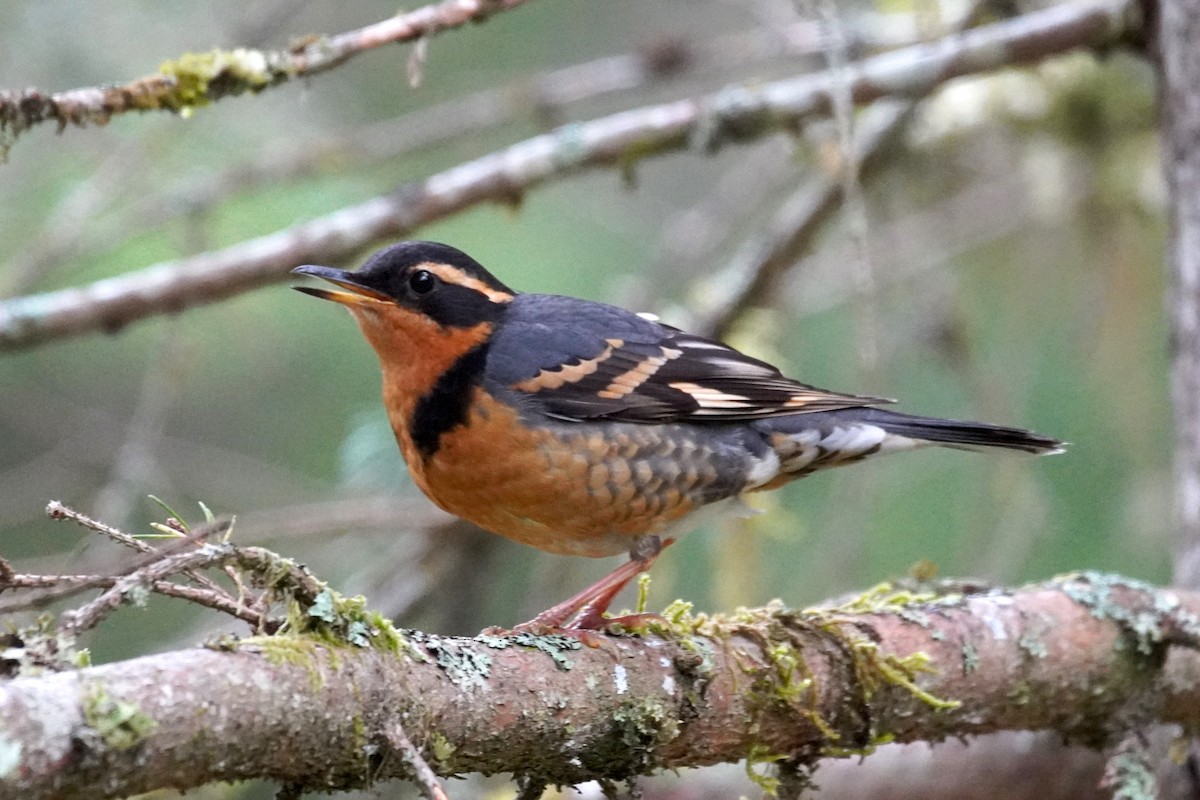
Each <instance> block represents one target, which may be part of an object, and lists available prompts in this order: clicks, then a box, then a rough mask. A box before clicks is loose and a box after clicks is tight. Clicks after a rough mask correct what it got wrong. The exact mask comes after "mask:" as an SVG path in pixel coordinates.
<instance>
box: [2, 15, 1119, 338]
mask: <svg viewBox="0 0 1200 800" xmlns="http://www.w3.org/2000/svg"><path fill="white" fill-rule="evenodd" d="M1134 9H1135V6H1134V4H1133V2H1132V0H1089V1H1088V2H1080V3H1072V4H1068V5H1060V6H1053V7H1051V8H1048V9H1045V10H1043V11H1039V12H1036V13H1032V14H1028V15H1025V16H1024V17H1021V18H1018V19H1015V20H1011V21H1007V22H1000V23H996V24H994V25H990V26H986V27H982V28H978V29H975V30H972V31H968V32H965V33H962V34H955V35H953V36H949V37H946V38H944V39H942V40H940V41H937V42H934V43H931V44H928V45H921V46H916V47H910V48H904V49H902V50H897V51H894V52H892V53H888V54H885V55H881V56H876V57H874V58H870V59H866V60H864V61H862V62H859V63H857V64H854V65H851V66H850V67H849V68H848V76H847V78H846V80H848V81H849V83H850V86H849V89H848V91H849V93H850V96H851V97H852V98H853V99H854V101H855V102H856V103H858V104H863V103H868V102H871V101H873V100H876V99H878V98H880V97H883V96H887V95H903V96H906V97H917V96H922V95H925V94H928V93H929V92H931V91H933V90H934V89H935V88H937V87H938V86H940V85H941V84H942V83H944V82H946V81H948V80H950V79H952V78H955V77H960V76H963V75H968V74H974V73H978V72H985V71H988V70H992V69H995V68H997V67H1001V66H1010V65H1016V64H1024V63H1029V62H1032V61H1037V60H1039V59H1042V58H1045V57H1047V56H1049V55H1053V54H1057V53H1063V52H1066V51H1069V50H1072V49H1075V48H1078V47H1104V46H1111V45H1114V44H1116V43H1118V42H1119V41H1120V40H1121V39H1122V38H1123V37H1125V36H1126V35H1128V34H1129V33H1130V31H1131V30H1135V29H1136V27H1137V23H1136V21H1134V20H1133V19H1132V17H1133V15H1134ZM835 80H836V81H838V85H839V86H840V85H841V83H842V81H843V76H841V75H839V76H836V77H834V76H830V75H829V74H827V73H819V74H816V75H806V76H801V77H797V78H791V79H787V80H782V81H777V82H772V83H765V84H760V85H759V84H756V85H753V86H743V87H737V88H731V89H726V90H724V91H722V92H718V93H716V94H714V95H710V96H707V97H703V98H700V99H698V100H682V101H678V102H674V103H667V104H664V105H658V106H651V107H646V108H642V109H637V110H633V111H627V112H623V113H619V114H614V115H612V116H609V117H603V118H600V119H597V120H594V121H592V122H589V123H581V124H572V125H567V126H564V127H561V128H559V129H557V130H555V131H553V132H551V133H548V134H544V135H542V136H537V137H534V138H533V139H529V140H526V141H524V142H521V143H519V144H516V145H513V146H511V147H509V148H507V149H505V150H501V151H498V152H496V153H493V154H491V155H488V156H485V157H483V158H480V159H477V160H475V161H471V162H468V163H465V164H462V165H460V166H458V167H455V168H452V169H450V170H447V171H446V172H442V173H439V174H437V175H433V176H431V177H429V178H427V179H425V180H423V181H419V182H415V183H411V184H408V185H405V186H402V187H400V188H399V189H398V190H396V191H395V192H393V193H391V194H389V195H385V196H382V197H377V198H375V199H373V200H369V201H367V202H365V203H362V204H360V205H358V206H353V207H349V208H346V209H343V210H341V211H338V212H335V213H333V214H330V215H328V216H325V217H321V218H318V219H315V220H312V221H310V222H307V223H303V224H300V225H297V226H294V227H292V228H289V229H287V230H284V231H280V232H277V233H274V234H271V235H268V236H264V237H260V238H258V239H253V240H250V241H247V242H243V243H241V244H238V245H234V246H232V247H229V248H226V249H224V250H220V251H216V252H213V253H207V254H204V255H201V256H195V257H192V258H187V259H182V260H179V261H174V262H165V263H161V264H158V265H156V266H153V267H150V268H147V269H145V270H142V271H140V272H136V273H129V274H126V275H123V276H119V277H115V278H110V279H107V280H103V281H98V282H96V283H93V284H91V285H90V286H87V287H83V288H76V289H66V290H62V291H58V292H50V293H46V294H41V295H34V296H30V297H22V298H15V299H12V300H9V301H6V302H4V303H0V350H4V349H15V348H23V347H29V346H32V345H34V344H38V343H40V342H45V341H50V340H53V339H58V338H63V337H66V336H77V335H80V334H83V333H90V332H94V331H99V330H103V331H109V332H111V331H115V330H118V329H120V328H121V327H123V326H125V325H127V324H129V323H131V322H135V321H138V320H141V319H145V318H146V317H149V316H153V315H155V314H162V313H168V312H175V311H180V310H182V309H185V308H188V307H190V306H195V305H201V304H205V303H211V302H215V301H217V300H220V299H223V298H226V297H229V296H231V295H234V294H238V293H240V292H244V291H247V290H249V289H252V288H255V287H257V286H261V285H264V284H267V283H271V282H274V281H277V280H281V279H283V278H285V277H286V272H287V270H288V269H290V268H291V267H293V266H295V265H296V264H301V263H306V262H318V263H331V262H333V263H337V262H341V261H344V260H345V259H347V258H350V257H351V256H353V255H354V254H356V253H357V252H359V251H360V250H362V249H363V248H365V247H367V246H369V245H370V244H371V243H373V242H376V241H379V240H381V239H385V238H388V237H396V236H402V235H406V234H408V233H410V232H412V231H413V230H414V229H416V228H417V227H419V226H421V225H424V224H427V223H429V222H432V221H434V220H438V219H442V218H444V217H446V216H449V215H451V214H454V213H456V212H458V211H461V210H463V209H465V208H468V207H470V206H472V205H476V204H479V203H482V202H487V201H500V202H510V203H512V202H517V201H519V200H520V198H521V195H522V194H524V193H525V192H526V191H528V190H530V189H533V188H535V187H537V186H539V185H540V184H542V183H545V182H546V181H548V180H551V179H555V178H562V177H564V176H567V175H571V174H574V173H577V172H580V171H582V170H584V169H590V168H597V167H603V166H613V165H617V166H621V167H622V168H624V169H626V170H629V169H631V168H632V167H633V165H634V164H635V163H636V161H637V160H638V159H641V158H645V157H649V156H652V155H658V154H662V153H667V152H673V151H677V150H681V149H685V148H687V147H689V146H690V147H699V148H701V149H703V150H706V151H713V150H716V149H718V148H720V147H722V146H724V145H726V144H729V143H734V142H741V141H748V140H752V139H756V138H760V137H762V136H764V135H766V134H768V133H770V132H773V131H780V130H794V129H795V128H796V127H798V126H799V125H801V124H803V122H804V121H805V120H807V119H809V118H811V117H814V116H817V115H822V114H827V113H828V112H829V108H830V96H831V92H833V91H834V90H835V85H834V81H835ZM843 91H845V89H843Z"/></svg>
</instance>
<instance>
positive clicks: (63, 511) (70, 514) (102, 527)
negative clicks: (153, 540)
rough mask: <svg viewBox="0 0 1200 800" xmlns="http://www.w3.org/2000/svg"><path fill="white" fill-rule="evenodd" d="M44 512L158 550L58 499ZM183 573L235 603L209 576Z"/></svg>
mask: <svg viewBox="0 0 1200 800" xmlns="http://www.w3.org/2000/svg"><path fill="white" fill-rule="evenodd" d="M46 514H47V515H48V516H49V517H50V519H69V520H71V521H72V522H76V523H78V524H80V525H82V526H83V527H85V528H87V529H88V530H92V531H95V532H96V533H100V534H103V535H104V536H107V537H109V538H110V539H112V540H113V541H115V542H119V543H120V544H123V545H125V546H126V547H129V548H132V549H134V550H137V551H138V552H139V553H158V552H159V551H158V550H156V549H155V548H153V547H151V546H150V545H149V544H147V543H146V542H143V541H142V540H140V539H137V538H135V537H133V536H130V535H129V534H128V533H125V532H124V531H122V530H118V529H117V528H114V527H113V526H111V525H108V524H106V523H103V522H100V521H99V520H95V519H92V518H91V517H89V516H88V515H86V514H83V513H81V512H79V511H76V510H75V509H73V508H70V507H68V506H65V505H63V504H62V503H61V502H59V501H58V500H51V501H50V502H49V503H48V504H47V505H46ZM204 535H205V536H207V535H209V534H207V533H206V534H204ZM183 574H184V575H186V576H187V577H188V578H189V579H191V580H193V581H195V582H196V583H197V584H199V585H200V586H202V587H204V588H205V589H207V590H208V591H209V592H212V593H214V594H218V595H224V599H225V600H226V601H228V602H229V603H234V604H235V605H236V601H234V599H233V598H232V597H230V596H229V594H228V593H227V592H226V591H225V590H224V589H222V588H221V587H220V586H218V585H217V584H215V583H213V582H212V581H211V580H210V579H209V578H206V577H205V576H203V575H201V574H199V573H197V572H193V571H192V570H184V573H183ZM93 585H96V586H98V585H99V584H93ZM86 588H89V587H87V586H85V587H81V589H80V591H82V590H83V589H86ZM55 599H59V598H52V599H48V600H47V601H46V603H47V604H48V603H50V602H53V600H55Z"/></svg>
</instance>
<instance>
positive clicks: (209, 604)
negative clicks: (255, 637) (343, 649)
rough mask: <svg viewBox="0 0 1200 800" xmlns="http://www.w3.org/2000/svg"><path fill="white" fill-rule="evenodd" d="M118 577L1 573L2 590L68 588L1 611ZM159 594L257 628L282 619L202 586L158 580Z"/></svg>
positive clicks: (30, 606)
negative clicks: (222, 614)
mask: <svg viewBox="0 0 1200 800" xmlns="http://www.w3.org/2000/svg"><path fill="white" fill-rule="evenodd" d="M117 580H118V578H115V577H112V576H107V575H24V574H12V575H8V576H0V590H4V589H40V588H50V589H58V588H65V589H66V591H65V592H64V593H62V594H58V595H50V594H47V593H39V594H35V595H33V596H30V597H22V598H20V599H19V600H14V601H10V602H8V603H3V604H0V615H4V614H12V613H15V612H17V611H27V610H35V609H40V608H45V607H46V606H48V605H51V604H52V603H54V602H55V601H57V600H61V599H63V598H64V597H69V596H71V595H73V594H78V593H79V592H82V591H86V590H87V589H94V588H111V587H113V586H115V585H116V583H117ZM148 588H149V589H150V591H152V592H154V593H155V594H161V595H163V596H164V597H174V598H177V599H180V600H187V601H188V602H189V603H195V604H196V605H201V606H204V607H205V608H211V609H213V610H214V611H220V612H223V613H225V614H229V615H230V616H232V617H236V618H237V619H240V620H242V621H243V622H246V623H249V624H250V625H253V626H254V627H255V628H256V629H258V628H262V627H266V628H270V627H275V626H278V624H279V623H280V620H278V619H271V618H268V617H266V616H265V615H264V614H262V613H261V612H260V611H256V610H254V609H252V608H250V607H248V606H246V605H245V604H242V603H238V602H237V601H236V600H234V599H233V598H231V597H229V596H227V595H225V594H224V593H221V594H217V593H214V592H211V591H209V590H208V589H200V588H197V587H194V586H182V585H180V584H178V583H172V582H171V581H167V580H160V581H154V582H153V583H151V584H150V585H149V587H148Z"/></svg>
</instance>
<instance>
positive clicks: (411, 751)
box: [383, 720, 449, 800]
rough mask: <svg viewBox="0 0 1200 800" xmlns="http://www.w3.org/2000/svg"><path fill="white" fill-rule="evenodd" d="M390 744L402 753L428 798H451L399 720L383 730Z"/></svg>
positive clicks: (427, 799)
mask: <svg viewBox="0 0 1200 800" xmlns="http://www.w3.org/2000/svg"><path fill="white" fill-rule="evenodd" d="M383 735H384V737H385V738H386V739H387V742H388V745H389V746H390V747H391V748H392V750H394V751H396V752H397V753H399V754H400V757H401V758H403V759H404V760H405V761H406V762H407V763H408V765H409V766H410V767H412V771H413V776H414V777H415V778H416V783H417V786H418V787H420V789H421V794H423V795H424V796H425V798H426V800H449V797H447V796H446V792H445V790H444V789H442V784H441V783H439V782H438V778H437V773H436V772H434V771H433V768H432V767H430V766H429V762H428V761H426V760H425V757H424V756H422V755H421V751H420V750H418V749H417V746H416V745H415V744H413V743H412V740H411V739H409V738H408V734H407V733H405V732H404V727H403V726H402V725H401V724H400V722H399V721H398V720H392V722H391V723H390V724H389V725H388V726H387V728H386V729H385V730H384V732H383Z"/></svg>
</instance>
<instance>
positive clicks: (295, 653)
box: [238, 634, 325, 692]
mask: <svg viewBox="0 0 1200 800" xmlns="http://www.w3.org/2000/svg"><path fill="white" fill-rule="evenodd" d="M322 644H323V643H322V642H319V641H317V640H316V639H313V638H310V637H307V636H293V635H288V634H276V635H274V636H251V637H248V638H246V639H242V640H241V641H240V642H239V643H238V646H239V647H252V648H255V649H257V650H259V651H260V652H261V653H262V654H263V656H264V657H265V658H266V659H267V661H269V662H271V663H272V664H275V665H276V666H283V665H285V664H287V665H291V666H293V667H301V668H303V669H304V670H306V671H307V672H308V683H309V686H311V687H312V690H313V691H314V692H315V691H318V690H320V689H321V688H323V687H324V686H325V670H324V669H323V668H322V664H321V661H320V659H319V658H318V656H317V651H318V649H319V648H321V646H322Z"/></svg>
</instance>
